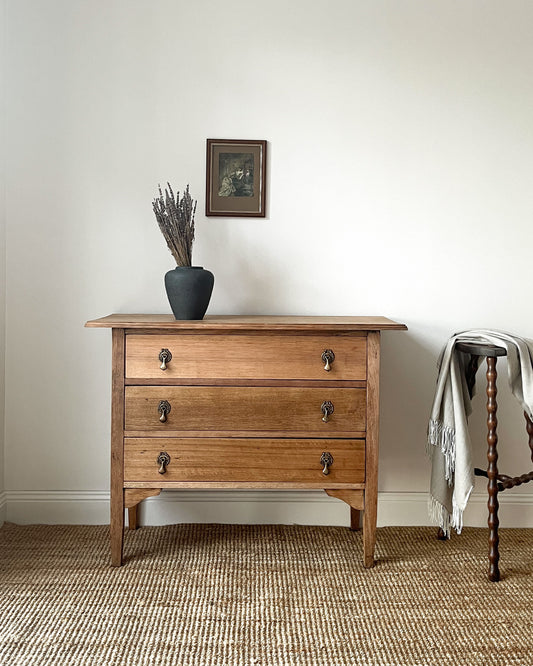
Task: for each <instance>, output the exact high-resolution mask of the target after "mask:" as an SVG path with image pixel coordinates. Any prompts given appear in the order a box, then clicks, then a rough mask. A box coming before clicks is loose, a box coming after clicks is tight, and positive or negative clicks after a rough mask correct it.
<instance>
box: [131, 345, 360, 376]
mask: <svg viewBox="0 0 533 666" xmlns="http://www.w3.org/2000/svg"><path fill="white" fill-rule="evenodd" d="M164 350H166V351H164ZM161 352H163V353H164V354H165V353H167V352H170V355H171V356H172V358H171V359H170V360H168V358H167V360H166V361H165V363H164V364H163V363H162V362H161V360H160V354H161ZM325 352H327V353H326V354H325ZM330 352H332V353H333V354H331V353H330ZM168 356H169V355H168V353H167V357H168ZM323 356H324V359H323ZM327 356H329V358H330V359H332V358H333V356H334V360H330V361H329V363H327V359H326V357H327ZM162 365H165V366H166V369H162V367H161V366H162ZM326 365H327V367H328V368H329V370H326V369H325V367H326ZM126 377H127V378H130V379H155V380H159V379H164V378H169V379H191V378H194V379H225V378H228V379H230V378H233V379H236V378H242V379H319V380H327V379H333V380H352V381H353V380H365V379H366V335H365V334H364V333H363V334H360V335H358V334H350V335H328V334H324V335H210V334H208V335H204V334H200V335H198V334H196V335H191V334H173V335H158V334H155V335H137V334H129V335H127V337H126Z"/></svg>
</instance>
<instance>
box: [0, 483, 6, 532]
mask: <svg viewBox="0 0 533 666" xmlns="http://www.w3.org/2000/svg"><path fill="white" fill-rule="evenodd" d="M6 513H7V493H5V492H1V493H0V527H1V526H2V525H3V524H4V522H5V520H6Z"/></svg>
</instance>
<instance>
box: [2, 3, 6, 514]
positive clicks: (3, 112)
mask: <svg viewBox="0 0 533 666" xmlns="http://www.w3.org/2000/svg"><path fill="white" fill-rule="evenodd" d="M6 37H7V31H6V3H5V0H0V119H1V120H0V525H2V524H3V522H4V519H5V515H6V496H5V492H4V488H5V483H4V399H5V390H4V389H5V330H6V318H5V305H6V302H5V296H6V289H5V286H6V280H5V277H6V245H5V240H6V206H5V191H6V188H5V184H6V169H5V167H6V132H5V118H6V114H5V104H6Z"/></svg>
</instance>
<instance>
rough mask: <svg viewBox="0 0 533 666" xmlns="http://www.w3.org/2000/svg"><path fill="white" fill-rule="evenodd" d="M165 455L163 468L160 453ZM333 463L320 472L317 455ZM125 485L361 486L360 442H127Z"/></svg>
mask: <svg viewBox="0 0 533 666" xmlns="http://www.w3.org/2000/svg"><path fill="white" fill-rule="evenodd" d="M162 452H164V453H166V454H167V455H168V456H169V460H170V461H169V462H168V463H167V464H166V465H165V466H164V467H163V469H164V473H163V474H161V473H160V472H159V470H160V469H161V463H160V462H158V456H159V454H160V453H162ZM326 452H327V453H329V454H330V455H331V456H332V458H333V463H331V464H330V465H329V467H328V471H329V473H328V474H327V475H325V474H324V473H323V468H324V464H323V463H322V462H321V458H322V454H323V453H326ZM124 465H125V467H124V478H125V481H126V482H129V483H131V482H154V483H159V484H164V483H165V482H170V481H204V482H207V481H218V482H221V481H243V482H246V481H264V482H287V483H291V482H292V483H322V482H323V483H324V486H325V487H327V486H328V485H331V484H332V483H364V480H365V442H364V440H348V439H346V440H327V439H323V440H286V439H285V440H284V439H255V440H254V439H209V438H207V439H203V438H199V439H177V438H174V439H171V438H152V439H150V438H126V439H125V441H124Z"/></svg>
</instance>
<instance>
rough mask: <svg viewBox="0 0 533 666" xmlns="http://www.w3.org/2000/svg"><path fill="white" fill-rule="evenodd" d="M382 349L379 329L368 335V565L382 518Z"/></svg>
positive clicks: (365, 540) (365, 535)
mask: <svg viewBox="0 0 533 666" xmlns="http://www.w3.org/2000/svg"><path fill="white" fill-rule="evenodd" d="M379 348H380V334H379V331H370V332H369V333H368V337H367V389H366V409H367V411H366V413H367V417H366V418H367V421H366V463H365V466H366V470H365V500H364V506H365V510H364V514H363V564H364V566H365V567H367V568H369V567H373V566H374V549H375V546H376V525H377V517H378V445H379V354H380V351H379Z"/></svg>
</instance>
